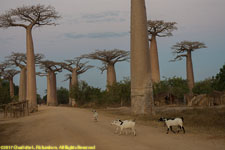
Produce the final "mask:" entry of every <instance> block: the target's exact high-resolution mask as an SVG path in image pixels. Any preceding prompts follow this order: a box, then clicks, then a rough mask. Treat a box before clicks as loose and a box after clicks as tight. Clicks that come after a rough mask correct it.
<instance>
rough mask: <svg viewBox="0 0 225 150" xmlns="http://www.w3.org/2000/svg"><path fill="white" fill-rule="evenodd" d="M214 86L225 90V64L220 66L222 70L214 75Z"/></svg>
mask: <svg viewBox="0 0 225 150" xmlns="http://www.w3.org/2000/svg"><path fill="white" fill-rule="evenodd" d="M213 88H214V89H215V90H217V91H225V65H223V67H222V68H220V72H219V73H218V74H217V75H216V76H215V77H213Z"/></svg>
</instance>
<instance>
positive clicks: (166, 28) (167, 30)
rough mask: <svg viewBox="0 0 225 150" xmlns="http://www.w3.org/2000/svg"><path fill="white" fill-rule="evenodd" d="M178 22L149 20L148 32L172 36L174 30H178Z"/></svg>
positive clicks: (151, 34)
mask: <svg viewBox="0 0 225 150" xmlns="http://www.w3.org/2000/svg"><path fill="white" fill-rule="evenodd" d="M176 24H177V23H176V22H164V21H163V20H148V34H149V36H158V37H166V36H172V35H173V34H172V32H173V31H174V30H177V27H176V26H175V25H176ZM150 39H151V38H150Z"/></svg>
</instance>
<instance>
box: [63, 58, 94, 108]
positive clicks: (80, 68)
mask: <svg viewBox="0 0 225 150" xmlns="http://www.w3.org/2000/svg"><path fill="white" fill-rule="evenodd" d="M81 59H82V57H76V58H74V59H71V60H65V62H64V63H61V66H62V68H64V69H66V70H68V71H69V72H71V73H72V75H71V76H70V75H69V76H68V78H69V79H71V80H70V89H71V87H73V86H77V85H78V76H79V75H80V74H82V73H84V72H86V71H87V70H88V69H90V68H93V66H91V65H87V63H88V62H87V61H86V62H81ZM69 104H70V105H72V106H73V105H74V104H75V100H74V99H72V98H70V99H69Z"/></svg>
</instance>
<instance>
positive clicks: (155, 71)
mask: <svg viewBox="0 0 225 150" xmlns="http://www.w3.org/2000/svg"><path fill="white" fill-rule="evenodd" d="M150 65H151V74H152V82H154V83H158V82H160V70H159V58H158V49H157V42H156V36H155V35H152V39H151V44H150Z"/></svg>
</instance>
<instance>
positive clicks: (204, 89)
mask: <svg viewBox="0 0 225 150" xmlns="http://www.w3.org/2000/svg"><path fill="white" fill-rule="evenodd" d="M213 90H214V89H213V80H212V79H206V80H203V81H199V82H196V83H195V86H194V88H193V89H192V91H193V93H194V94H210V93H212V92H213Z"/></svg>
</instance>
